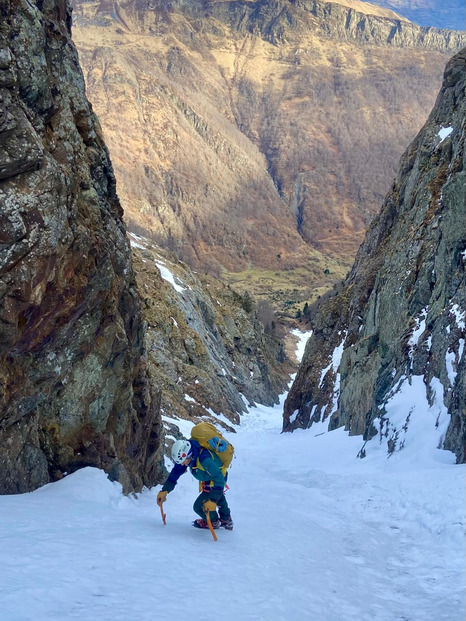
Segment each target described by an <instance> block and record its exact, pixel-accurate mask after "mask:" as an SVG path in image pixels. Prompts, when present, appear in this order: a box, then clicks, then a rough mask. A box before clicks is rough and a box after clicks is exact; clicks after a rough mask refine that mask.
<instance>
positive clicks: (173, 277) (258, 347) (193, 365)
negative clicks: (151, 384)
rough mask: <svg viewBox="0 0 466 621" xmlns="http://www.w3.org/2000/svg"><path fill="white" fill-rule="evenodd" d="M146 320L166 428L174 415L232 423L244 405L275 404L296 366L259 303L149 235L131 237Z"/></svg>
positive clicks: (151, 363)
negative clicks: (267, 330)
mask: <svg viewBox="0 0 466 621" xmlns="http://www.w3.org/2000/svg"><path fill="white" fill-rule="evenodd" d="M131 239H132V244H133V253H134V266H135V271H136V274H137V281H138V284H139V290H140V291H141V295H142V298H143V313H144V317H145V320H146V322H147V332H146V347H147V354H148V367H149V371H150V375H151V378H152V379H153V380H154V381H155V382H156V384H157V386H159V387H160V390H161V394H162V401H161V410H162V414H163V415H164V417H165V422H166V425H167V429H168V430H170V432H172V431H173V427H172V425H174V424H176V421H177V420H180V419H187V420H191V421H194V422H197V421H199V420H201V419H203V420H205V419H206V418H208V419H210V420H211V421H212V422H214V423H215V424H220V425H221V426H222V425H223V426H226V427H227V428H230V427H229V423H230V422H234V423H239V415H240V414H241V413H242V412H245V411H246V405H248V404H253V403H263V404H267V405H272V404H274V403H278V396H279V395H280V394H281V393H282V392H284V390H285V389H286V386H287V384H288V382H289V377H290V373H291V371H293V370H294V369H293V367H292V365H291V363H290V361H289V360H288V358H287V356H286V354H285V351H284V347H283V343H282V342H281V341H279V340H278V339H276V338H274V337H273V336H271V335H269V334H266V333H265V330H264V326H263V324H262V323H261V321H260V320H259V319H258V316H257V311H256V308H255V305H254V303H253V302H252V301H251V300H249V299H247V298H246V299H244V298H243V297H241V296H240V295H238V293H236V292H235V291H233V290H232V289H230V288H229V287H227V286H226V285H224V284H222V283H221V282H220V281H218V280H216V279H214V278H211V277H209V276H205V275H204V276H203V275H201V274H195V273H193V272H192V271H191V270H190V269H189V267H188V266H187V265H186V264H183V263H181V262H179V261H177V260H176V259H175V258H174V257H173V256H170V254H169V253H167V252H166V251H164V250H163V249H161V248H160V247H158V246H156V245H154V244H153V243H151V242H150V241H149V240H147V239H142V238H138V237H136V236H134V235H132V236H131Z"/></svg>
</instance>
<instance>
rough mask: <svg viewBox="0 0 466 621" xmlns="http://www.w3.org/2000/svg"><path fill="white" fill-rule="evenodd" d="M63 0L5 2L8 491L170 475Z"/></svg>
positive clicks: (0, 244)
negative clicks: (94, 478) (89, 477)
mask: <svg viewBox="0 0 466 621" xmlns="http://www.w3.org/2000/svg"><path fill="white" fill-rule="evenodd" d="M70 25H71V14H70V10H69V8H68V6H67V4H66V3H65V2H64V1H63V0H46V1H45V2H40V3H39V2H38V3H37V4H35V3H31V2H27V1H26V0H19V1H18V2H14V3H13V2H11V1H10V0H1V1H0V492H1V493H16V492H25V491H28V490H32V489H34V488H36V487H38V486H40V485H43V484H44V483H47V482H49V481H53V480H55V479H57V478H60V477H61V476H63V474H65V473H67V472H71V471H73V470H75V469H77V468H79V467H82V466H85V465H93V466H98V467H101V468H103V469H105V470H106V471H107V472H109V473H110V476H111V478H113V479H117V480H119V481H121V482H122V483H123V485H124V488H125V490H130V489H140V488H141V486H142V485H144V484H146V485H150V484H153V483H155V482H156V481H157V478H158V477H159V475H160V470H161V463H160V462H161V454H160V451H161V444H162V443H161V441H160V431H161V422H160V395H159V394H157V391H156V390H155V389H154V388H153V387H151V385H150V383H149V381H148V378H147V372H146V368H145V362H144V356H143V353H144V350H143V337H144V331H143V324H142V321H141V309H140V299H139V295H138V291H137V288H136V283H135V279H134V275H133V271H132V263H131V255H130V249H129V245H128V243H127V240H126V236H125V228H124V226H123V224H122V210H121V207H120V204H119V201H118V198H117V195H116V191H115V179H114V175H113V171H112V166H111V163H110V160H109V157H108V153H107V150H106V147H105V145H104V143H103V140H102V137H101V131H100V127H99V123H98V121H97V119H96V117H95V115H94V114H93V112H92V109H91V107H90V105H89V103H88V101H87V100H86V97H85V94H84V81H83V77H82V73H81V70H80V68H79V64H78V58H77V54H76V51H75V48H74V46H73V44H72V42H71V36H70V34H71V33H70V30H71V26H70Z"/></svg>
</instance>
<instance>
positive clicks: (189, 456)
mask: <svg viewBox="0 0 466 621" xmlns="http://www.w3.org/2000/svg"><path fill="white" fill-rule="evenodd" d="M171 455H172V459H173V461H174V462H175V466H174V467H173V469H172V471H171V472H170V474H169V475H168V478H167V480H166V481H165V483H164V484H163V487H162V490H161V491H160V492H159V493H158V494H157V504H158V505H159V506H162V504H163V503H164V502H165V500H166V499H167V495H168V493H169V492H171V491H173V489H174V488H175V485H176V484H177V482H178V479H179V478H180V476H181V475H182V474H184V473H185V472H186V471H187V470H188V467H189V469H190V471H191V473H192V475H193V476H194V477H195V478H196V479H197V480H198V481H199V482H200V483H199V490H200V492H201V493H200V494H199V496H198V497H197V498H196V500H195V502H194V505H193V509H194V511H195V512H196V513H197V515H199V516H200V518H199V519H197V520H194V522H193V526H194V527H195V528H208V524H207V521H206V519H205V518H206V513H207V512H209V514H210V519H211V522H212V526H213V528H220V527H223V528H226V529H227V530H233V520H232V519H231V512H230V508H229V506H228V503H227V500H226V498H225V493H224V488H225V483H226V478H227V472H226V468H225V467H224V465H223V463H222V460H221V459H220V457H219V455H218V452H217V451H216V450H213V449H211V448H209V449H207V448H203V447H202V446H201V445H200V444H199V442H197V441H196V440H193V439H191V440H176V442H174V443H173V446H172V450H171ZM217 507H218V513H217Z"/></svg>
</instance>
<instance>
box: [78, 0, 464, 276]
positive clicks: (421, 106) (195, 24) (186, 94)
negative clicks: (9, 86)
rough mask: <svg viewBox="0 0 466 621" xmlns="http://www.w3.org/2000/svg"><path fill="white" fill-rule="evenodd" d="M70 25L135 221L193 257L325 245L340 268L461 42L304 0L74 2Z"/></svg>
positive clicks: (263, 259)
mask: <svg viewBox="0 0 466 621" xmlns="http://www.w3.org/2000/svg"><path fill="white" fill-rule="evenodd" d="M74 23H75V25H74V36H75V39H76V41H77V44H78V47H79V53H80V59H81V62H82V64H83V66H84V71H85V76H86V83H87V89H88V93H89V97H90V98H91V100H92V102H93V105H94V107H95V109H96V110H97V112H98V113H99V116H100V118H101V119H102V123H103V127H104V133H105V136H106V140H107V141H108V143H109V145H110V150H111V153H112V158H113V161H114V164H115V170H116V175H117V179H118V184H119V192H120V195H121V197H122V201H123V205H124V208H125V213H126V219H127V222H128V224H129V225H130V227H132V228H133V229H134V230H135V231H136V232H138V231H139V232H141V233H143V234H145V235H153V236H154V238H155V239H156V240H158V241H161V242H162V243H164V244H168V245H169V246H170V247H171V248H173V249H175V250H176V251H177V252H178V254H179V256H181V257H182V258H183V259H185V260H187V261H188V262H189V263H190V264H191V265H195V266H199V265H203V266H207V267H208V268H209V269H217V270H221V269H222V268H223V267H226V268H227V269H228V270H234V271H237V270H247V269H251V268H254V267H259V268H261V269H264V268H268V269H271V270H275V271H277V270H279V271H280V270H284V269H290V268H295V267H297V266H301V267H306V268H307V269H309V270H312V266H313V265H315V263H316V261H317V262H318V264H319V267H320V266H321V265H322V263H323V261H322V256H331V257H333V258H334V259H337V260H338V261H339V262H340V267H337V268H336V271H338V274H336V273H334V275H333V278H335V277H338V276H340V275H341V274H342V273H345V269H346V266H348V265H349V262H350V258H352V257H353V256H354V254H355V252H356V249H357V247H358V246H359V244H360V242H361V240H362V236H363V232H364V230H365V227H366V226H367V224H368V223H369V221H370V219H371V218H372V216H373V215H374V214H375V213H376V211H377V210H378V209H379V206H380V203H381V201H382V199H383V196H384V195H385V193H386V191H387V188H388V187H389V183H390V179H391V178H392V177H393V175H394V173H395V170H396V162H397V161H398V158H399V156H400V155H401V153H402V151H403V149H404V148H405V147H406V144H407V143H408V142H409V140H410V139H411V138H412V137H413V136H414V134H415V132H416V131H418V129H419V127H420V126H421V124H422V123H423V121H424V119H425V118H426V117H427V114H428V112H429V110H430V109H431V107H432V105H433V103H434V97H435V93H436V92H437V91H438V88H439V86H440V80H441V72H442V70H443V67H444V65H445V62H446V60H447V58H448V57H449V56H450V55H451V54H453V53H454V52H455V51H457V50H458V49H459V47H460V46H461V45H464V44H465V43H466V35H464V34H461V33H451V32H446V31H435V30H432V29H430V30H429V29H421V28H419V27H417V26H414V25H412V24H409V23H406V22H401V21H400V20H390V19H384V18H381V17H377V16H373V15H365V14H362V13H358V12H357V11H355V10H348V9H347V8H346V7H344V6H341V5H338V4H326V3H323V2H320V1H316V2H307V1H304V0H301V1H299V2H298V1H296V2H290V1H289V0H277V1H270V0H268V1H265V0H256V1H253V2H241V1H233V0H231V1H228V2H201V1H200V0H193V1H192V2H189V3H186V2H181V1H179V2H175V1H173V2H168V3H167V2H165V1H164V2H159V1H156V2H152V3H150V4H147V3H144V2H135V1H134V0H125V1H119V2H116V3H113V4H112V5H109V4H108V3H106V2H97V3H87V2H82V1H77V2H76V5H75V11H74ZM323 269H325V267H324V268H323ZM323 269H322V267H320V274H322V272H323ZM317 280H318V276H316V281H317Z"/></svg>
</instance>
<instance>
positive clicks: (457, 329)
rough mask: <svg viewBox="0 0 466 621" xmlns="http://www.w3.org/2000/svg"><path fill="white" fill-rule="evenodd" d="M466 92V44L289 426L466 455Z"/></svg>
mask: <svg viewBox="0 0 466 621" xmlns="http://www.w3.org/2000/svg"><path fill="white" fill-rule="evenodd" d="M465 94H466V50H463V51H462V52H460V53H459V54H458V55H457V56H455V57H454V58H453V59H452V60H451V62H449V64H448V65H447V68H446V71H445V75H444V81H443V86H442V89H441V92H440V95H439V97H438V99H437V103H436V105H435V107H434V109H433V111H432V113H431V115H430V116H429V119H428V121H427V123H426V125H425V126H424V127H423V129H422V131H421V132H420V133H419V135H418V136H417V137H416V139H415V140H414V142H413V143H412V144H411V145H410V147H409V148H408V150H407V151H406V153H405V154H404V156H403V158H402V159H401V163H400V168H399V172H398V175H397V177H396V180H395V182H394V184H393V187H392V189H391V191H390V193H389V194H388V196H387V198H386V200H385V203H384V205H383V208H382V211H381V213H380V215H379V216H378V217H376V219H375V220H374V222H373V223H372V225H371V227H370V228H369V230H368V233H367V235H366V238H365V241H364V243H363V244H362V246H361V248H360V250H359V252H358V255H357V258H356V262H355V264H354V267H353V269H352V271H351V273H350V275H349V277H348V279H347V280H346V282H345V287H344V289H343V292H342V293H341V294H340V295H339V296H336V297H334V298H331V299H329V300H328V301H327V302H326V304H325V305H324V306H322V308H321V310H320V313H319V315H318V317H317V319H316V322H315V333H314V335H313V337H312V338H311V340H310V341H309V342H308V345H307V348H306V353H305V357H304V360H303V364H302V367H301V368H300V370H299V373H298V375H297V378H296V381H295V382H294V384H293V387H292V389H291V391H290V393H289V396H288V399H287V401H286V404H285V413H284V429H285V430H287V431H291V430H293V429H295V428H297V427H308V426H310V425H312V424H313V423H315V422H317V421H326V422H327V423H328V426H329V429H333V428H335V427H338V426H344V427H345V428H346V429H347V430H349V432H350V433H351V434H363V436H364V439H365V440H366V441H367V440H370V439H371V438H372V437H373V436H374V435H375V434H378V437H379V440H380V441H381V442H386V444H387V449H388V451H389V453H391V452H393V451H394V450H396V449H399V448H402V447H403V446H405V444H406V443H407V442H409V441H410V437H412V435H413V434H421V433H431V434H432V438H434V437H435V438H436V440H435V441H436V442H438V445H439V446H440V447H444V448H446V449H449V450H451V451H453V452H454V453H455V454H456V457H457V460H458V462H464V461H466V454H465V449H466V421H465V412H466V402H465V396H466V391H465V378H466V371H465V356H464V342H465V336H466V332H465V309H466V283H465V262H466V242H465V239H466V190H465V188H466V173H465V159H466V155H465V139H466V138H465V132H466V97H465ZM432 438H431V440H432ZM432 441H433V440H432ZM370 446H371V445H370V443H369V444H368V445H367V446H366V447H365V448H364V449H363V451H362V452H361V455H364V454H365V451H367V450H370Z"/></svg>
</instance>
